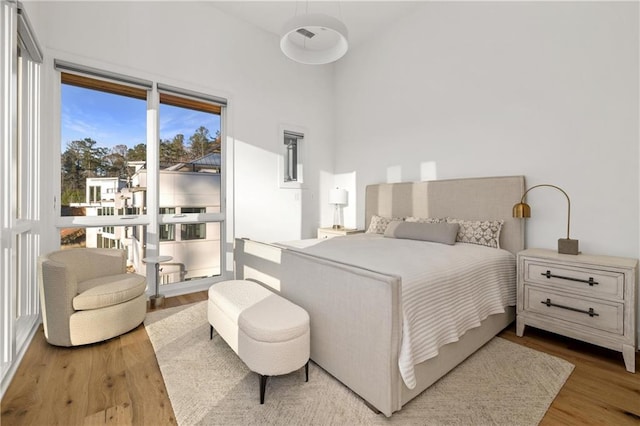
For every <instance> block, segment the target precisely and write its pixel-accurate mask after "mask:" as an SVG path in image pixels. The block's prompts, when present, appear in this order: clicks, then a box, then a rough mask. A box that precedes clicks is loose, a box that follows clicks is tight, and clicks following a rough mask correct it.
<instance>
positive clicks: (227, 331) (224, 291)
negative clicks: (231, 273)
mask: <svg viewBox="0 0 640 426" xmlns="http://www.w3.org/2000/svg"><path fill="white" fill-rule="evenodd" d="M207 319H208V320H209V324H210V325H211V329H210V336H209V338H210V339H212V338H213V330H214V328H215V330H216V331H217V332H218V334H219V335H220V337H222V338H223V339H224V341H225V342H226V343H227V344H228V345H229V346H230V347H231V349H233V351H234V352H235V353H236V354H237V355H238V357H239V358H240V359H241V360H242V361H243V362H244V363H245V364H246V366H247V367H248V368H249V369H250V370H251V371H253V372H255V373H258V374H259V375H260V404H264V393H265V389H266V384H267V378H268V377H269V376H277V375H282V374H287V373H291V372H292V371H295V370H297V369H299V368H302V367H303V366H304V367H305V375H306V381H309V351H310V349H309V345H310V329H309V314H307V311H305V310H304V309H302V308H301V307H299V306H297V305H295V304H294V303H292V302H290V301H288V300H286V299H284V298H283V297H280V296H279V295H277V294H275V293H273V292H271V291H269V290H267V289H266V288H265V287H263V286H261V285H260V284H258V283H255V282H253V281H246V280H231V281H222V282H219V283H216V284H214V285H212V286H211V287H210V288H209V302H208V309H207Z"/></svg>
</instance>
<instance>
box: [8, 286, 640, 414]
mask: <svg viewBox="0 0 640 426" xmlns="http://www.w3.org/2000/svg"><path fill="white" fill-rule="evenodd" d="M206 298H207V292H205V291H203V292H199V293H194V294H190V295H185V296H178V297H172V298H167V299H166V301H165V306H164V308H167V307H172V306H179V305H184V304H188V303H193V302H197V301H200V300H206ZM500 336H501V337H503V338H505V339H508V340H510V341H512V342H515V343H518V344H521V345H524V346H528V347H530V348H533V349H536V350H539V351H542V352H546V353H549V354H552V355H555V356H558V357H560V358H564V359H566V360H568V361H569V362H571V363H573V364H574V365H575V366H576V367H575V370H574V372H573V373H572V375H571V376H570V377H569V379H568V380H567V383H566V384H565V385H564V387H563V388H562V390H561V391H560V393H559V394H558V396H557V397H556V399H555V401H554V402H553V404H552V406H551V407H550V409H549V411H548V412H547V414H546V416H545V418H544V419H543V421H542V423H541V424H542V425H544V426H546V425H640V373H636V374H631V373H627V372H626V371H625V369H624V363H623V361H622V355H621V354H619V353H617V352H613V351H610V350H607V349H603V348H599V347H596V346H592V345H589V344H586V343H582V342H578V341H575V340H572V339H567V338H564V337H561V336H557V335H554V334H551V333H547V332H544V331H541V330H536V329H534V328H530V327H528V328H527V329H526V330H525V335H524V337H522V338H519V337H516V335H515V327H514V326H512V327H509V328H507V329H506V330H504V331H503V332H502V333H501V334H500ZM636 364H637V365H638V367H639V368H640V353H638V352H636ZM0 423H1V424H2V425H3V426H8V425H56V424H57V425H104V424H109V425H173V424H176V421H175V417H174V413H173V409H172V408H171V403H170V401H169V398H168V396H167V391H166V388H165V385H164V382H163V380H162V375H161V374H160V369H159V367H158V363H157V361H156V358H155V354H154V352H153V348H152V346H151V342H150V341H149V338H148V336H147V333H146V331H145V330H144V327H143V326H139V327H138V328H136V329H135V330H133V331H131V332H129V333H127V334H125V335H123V336H120V337H116V338H114V339H111V340H109V341H107V342H102V343H98V344H93V345H88V346H83V347H77V348H59V347H55V346H51V345H49V344H48V343H46V341H45V339H44V333H43V331H42V327H40V330H39V331H38V333H37V334H36V336H35V338H34V339H33V341H32V342H31V345H30V347H29V349H28V351H27V353H26V354H25V357H24V359H23V361H22V364H21V365H20V366H19V368H18V371H17V373H16V375H15V377H14V379H13V381H12V383H11V384H10V386H9V388H8V389H7V392H6V394H5V396H4V398H3V399H2V402H1V404H0Z"/></svg>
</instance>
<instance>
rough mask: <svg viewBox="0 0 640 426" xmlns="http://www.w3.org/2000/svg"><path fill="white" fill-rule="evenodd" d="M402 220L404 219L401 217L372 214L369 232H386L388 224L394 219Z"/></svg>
mask: <svg viewBox="0 0 640 426" xmlns="http://www.w3.org/2000/svg"><path fill="white" fill-rule="evenodd" d="M394 220H395V221H400V222H402V221H403V220H404V219H403V218H401V217H384V216H376V215H373V216H371V223H369V228H367V233H368V234H384V231H386V230H387V226H389V224H390V223H391V222H393V221H394Z"/></svg>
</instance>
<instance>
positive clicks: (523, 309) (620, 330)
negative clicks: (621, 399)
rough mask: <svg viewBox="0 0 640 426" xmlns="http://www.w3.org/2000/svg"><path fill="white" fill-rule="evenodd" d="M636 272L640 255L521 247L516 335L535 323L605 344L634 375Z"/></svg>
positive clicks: (570, 335)
mask: <svg viewBox="0 0 640 426" xmlns="http://www.w3.org/2000/svg"><path fill="white" fill-rule="evenodd" d="M637 274H638V260H637V259H628V258H622V257H611V256H594V255H586V254H579V255H567V254H559V253H557V252H555V251H553V250H543V249H528V250H524V251H521V252H520V253H518V301H517V305H518V306H517V319H516V334H517V335H518V336H520V337H522V335H523V334H524V328H525V325H530V326H533V327H537V328H541V329H544V330H547V331H551V332H554V333H558V334H562V335H564V336H568V337H572V338H574V339H579V340H582V341H585V342H589V343H593V344H595V345H599V346H604V347H606V348H609V349H613V350H616V351H619V352H622V356H623V358H624V363H625V367H626V369H627V371H629V372H632V373H634V372H635V351H636V324H637V322H636V321H637V318H636V315H637V314H636V289H637V281H636V280H637Z"/></svg>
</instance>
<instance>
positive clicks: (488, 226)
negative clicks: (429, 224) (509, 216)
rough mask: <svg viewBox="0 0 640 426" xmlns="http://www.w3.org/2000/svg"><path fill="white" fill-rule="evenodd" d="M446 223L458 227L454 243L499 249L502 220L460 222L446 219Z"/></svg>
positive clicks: (459, 220) (460, 220)
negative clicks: (454, 224)
mask: <svg viewBox="0 0 640 426" xmlns="http://www.w3.org/2000/svg"><path fill="white" fill-rule="evenodd" d="M447 222H449V223H457V224H459V225H460V229H459V230H458V235H457V236H456V241H458V242H461V243H470V244H479V245H481V246H487V247H493V248H500V230H501V229H502V225H503V224H504V220H462V219H453V218H450V217H448V218H447Z"/></svg>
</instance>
